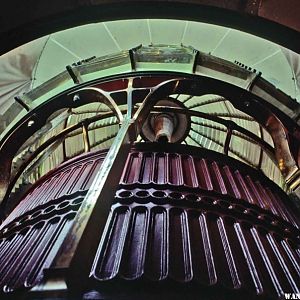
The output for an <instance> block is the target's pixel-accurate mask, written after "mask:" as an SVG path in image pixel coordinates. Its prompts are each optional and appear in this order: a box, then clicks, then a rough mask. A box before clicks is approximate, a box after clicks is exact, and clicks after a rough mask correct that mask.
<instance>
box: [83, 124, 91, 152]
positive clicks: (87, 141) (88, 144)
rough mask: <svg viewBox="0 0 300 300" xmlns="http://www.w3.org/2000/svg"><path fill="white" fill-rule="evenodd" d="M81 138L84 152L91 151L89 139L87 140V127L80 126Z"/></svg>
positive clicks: (85, 125)
mask: <svg viewBox="0 0 300 300" xmlns="http://www.w3.org/2000/svg"><path fill="white" fill-rule="evenodd" d="M82 136H83V144H84V152H90V151H91V145H90V139H89V132H88V125H87V124H85V123H84V124H83V125H82Z"/></svg>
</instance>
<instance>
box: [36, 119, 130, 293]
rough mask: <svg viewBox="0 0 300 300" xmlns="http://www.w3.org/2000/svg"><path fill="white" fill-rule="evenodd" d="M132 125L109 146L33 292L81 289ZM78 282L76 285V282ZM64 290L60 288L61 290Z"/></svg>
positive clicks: (127, 149)
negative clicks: (65, 233) (72, 222)
mask: <svg viewBox="0 0 300 300" xmlns="http://www.w3.org/2000/svg"><path fill="white" fill-rule="evenodd" d="M132 129H133V124H132V122H131V120H130V119H125V120H124V122H123V124H122V126H121V128H120V130H119V132H118V135H117V136H116V138H115V140H114V142H113V144H112V146H111V147H110V149H109V151H108V153H107V155H106V157H105V159H104V161H103V163H102V166H101V169H100V171H99V173H98V174H97V175H96V177H95V179H94V181H93V183H92V185H91V187H90V189H89V191H88V192H87V195H86V196H85V199H84V201H83V203H82V205H81V207H80V209H79V211H78V213H77V215H76V217H75V219H74V224H73V226H72V227H71V229H70V231H69V233H68V235H67V237H66V239H65V240H64V242H63V244H62V246H61V248H60V249H59V251H58V253H57V255H56V257H55V259H54V261H53V262H52V265H51V266H50V268H49V269H48V270H47V271H46V273H45V280H44V282H43V283H42V284H41V285H40V286H37V287H36V288H34V289H33V290H32V292H49V291H51V290H52V289H53V286H56V287H57V288H58V287H65V289H66V287H67V286H66V284H68V285H70V287H71V288H72V287H73V288H74V287H75V288H76V287H78V288H80V287H82V286H83V285H84V284H83V280H84V279H88V274H89V271H90V269H91V265H92V262H93V258H94V254H95V252H96V249H97V246H98V244H99V242H100V239H101V235H102V233H103V231H104V227H105V224H106V220H107V217H108V214H109V211H110V208H111V205H112V201H113V199H114V196H115V192H116V189H117V187H118V184H119V181H120V178H121V175H122V172H123V168H124V165H125V162H126V159H127V156H128V153H129V151H130V143H131V141H130V139H129V136H132V133H131V134H130V131H131V130H132ZM67 272H72V276H70V278H72V279H73V280H74V281H75V282H68V283H66V280H67ZM77 280H78V282H76V281H77ZM61 289H62V290H63V288H61Z"/></svg>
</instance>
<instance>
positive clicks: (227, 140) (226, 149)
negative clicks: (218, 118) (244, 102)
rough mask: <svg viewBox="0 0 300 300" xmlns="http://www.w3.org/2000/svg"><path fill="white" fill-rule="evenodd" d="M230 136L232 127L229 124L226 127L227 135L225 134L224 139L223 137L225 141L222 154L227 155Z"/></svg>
mask: <svg viewBox="0 0 300 300" xmlns="http://www.w3.org/2000/svg"><path fill="white" fill-rule="evenodd" d="M231 136H232V127H231V126H229V127H227V135H226V139H225V143H224V154H225V155H228V151H229V145H230V141H231Z"/></svg>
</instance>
